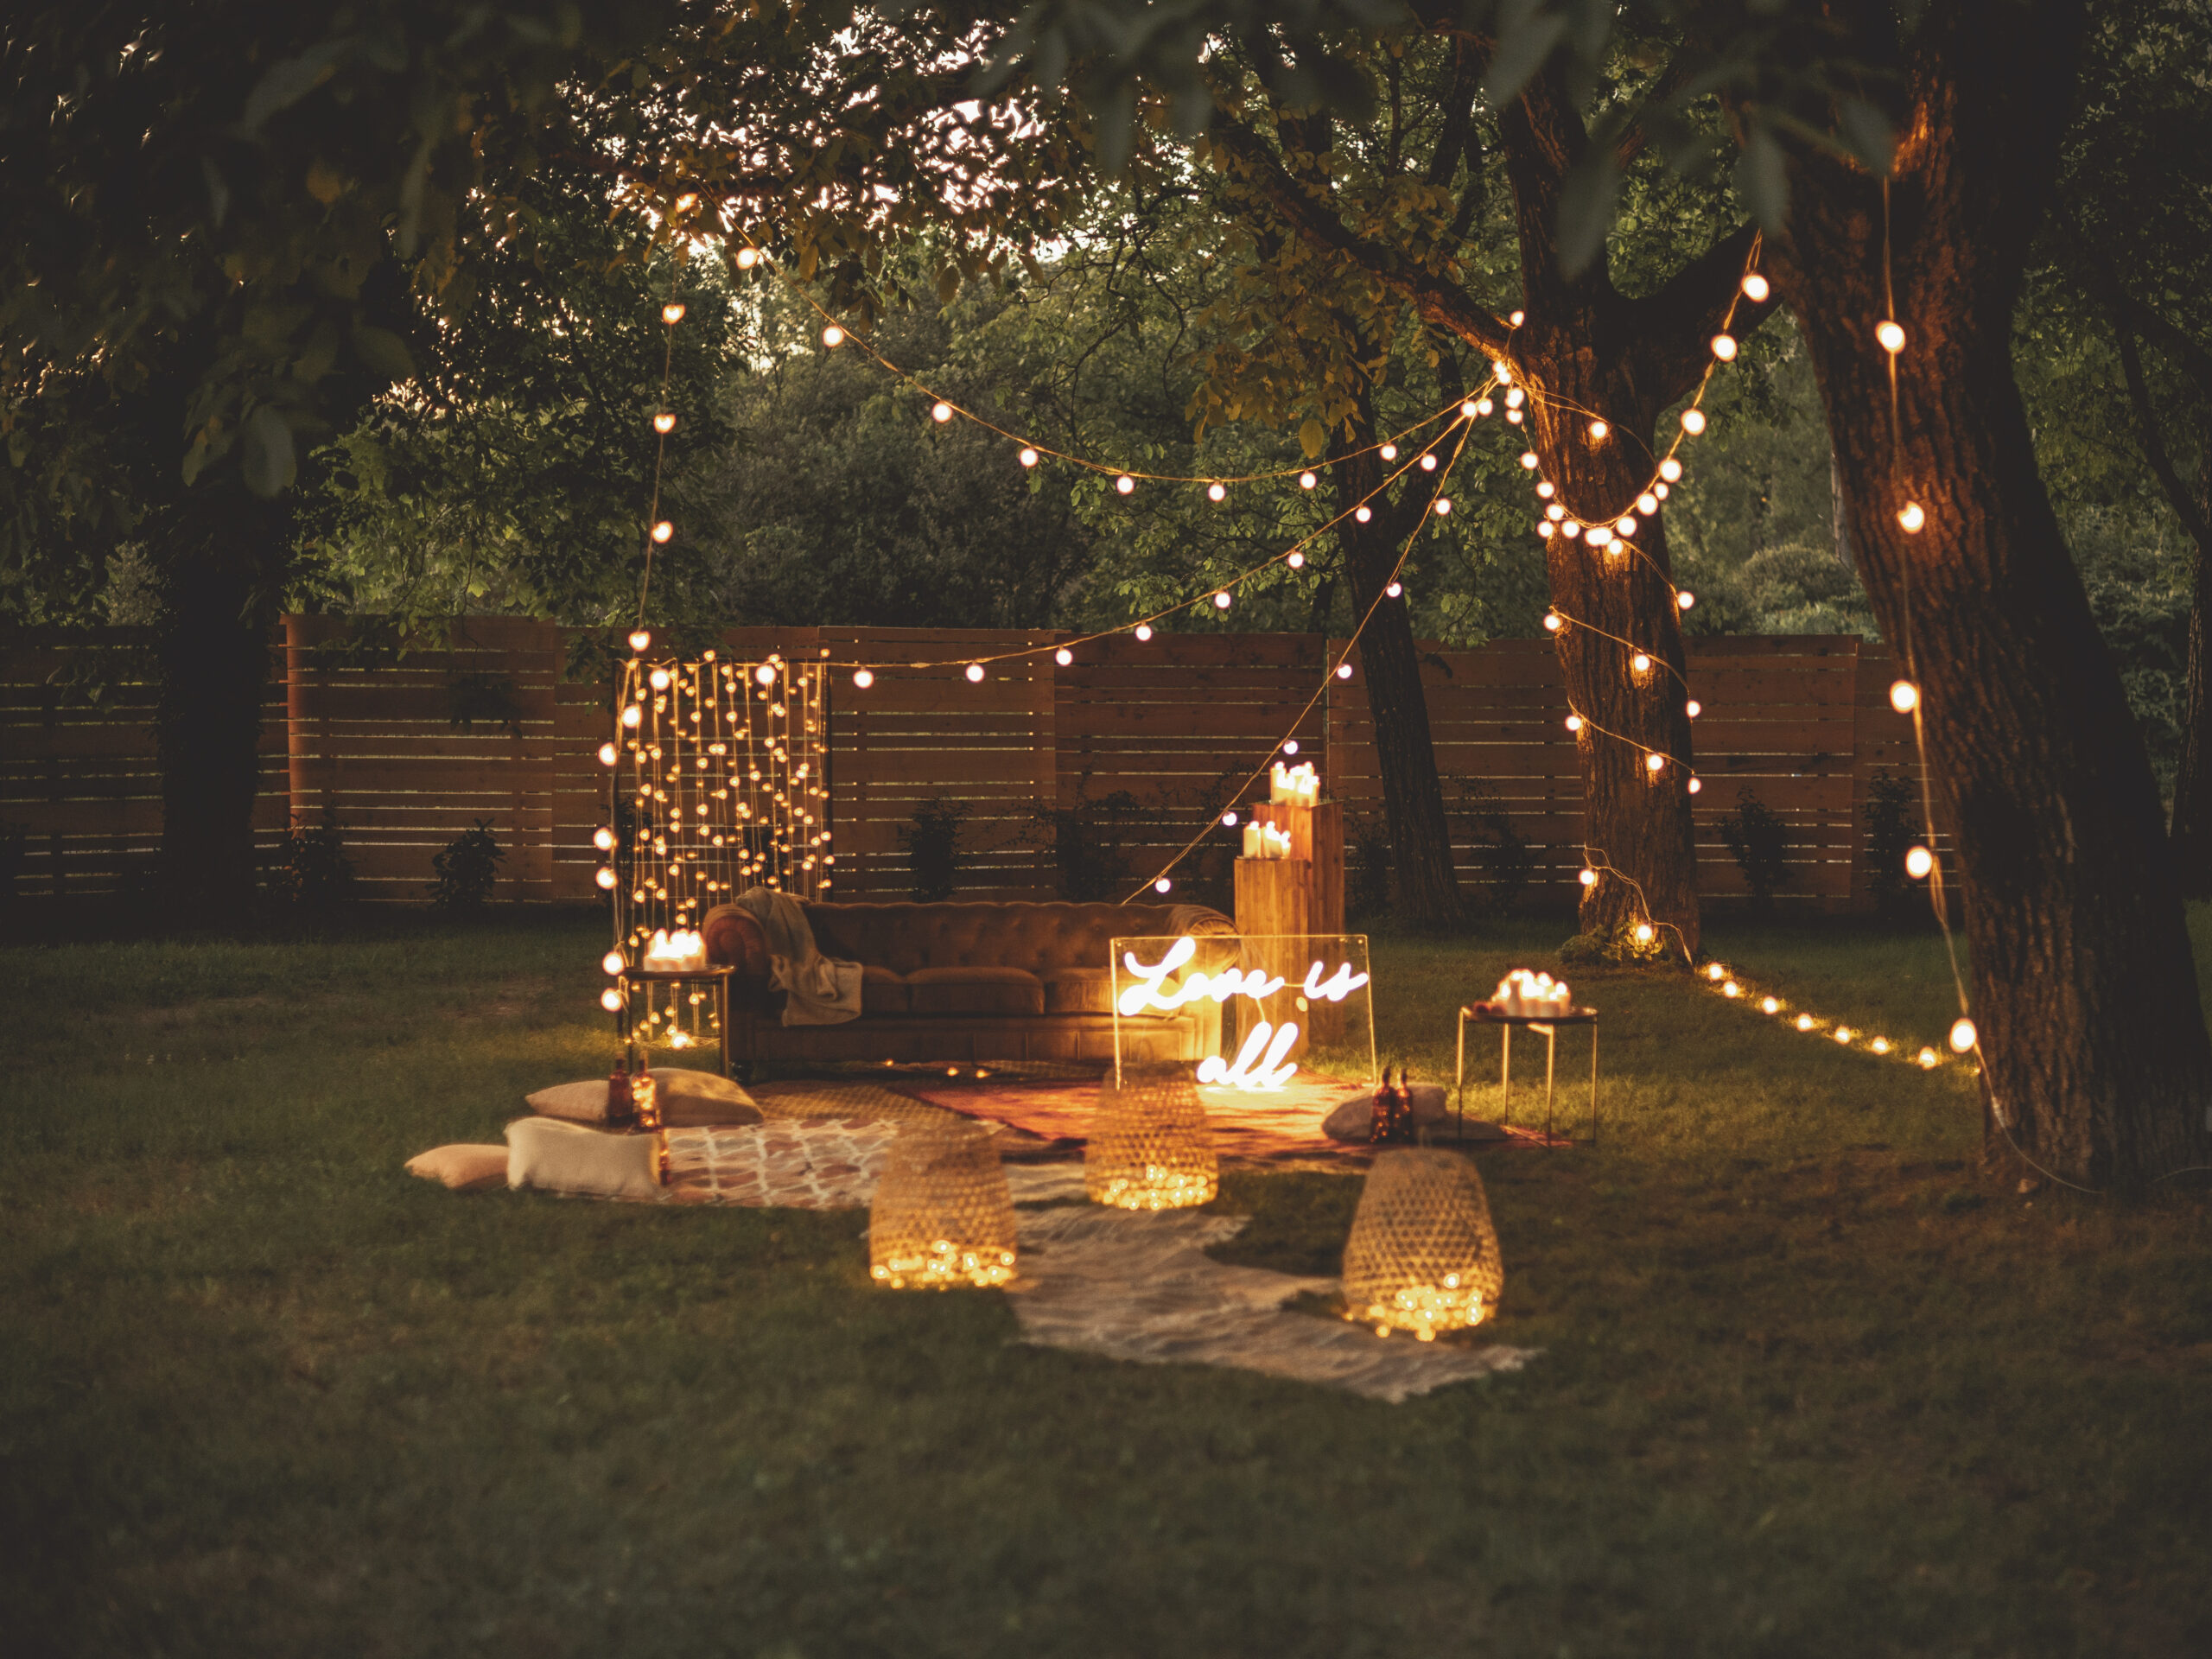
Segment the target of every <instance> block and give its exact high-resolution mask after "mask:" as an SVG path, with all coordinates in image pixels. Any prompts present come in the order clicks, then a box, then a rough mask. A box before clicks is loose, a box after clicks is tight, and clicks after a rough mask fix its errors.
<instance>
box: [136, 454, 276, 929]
mask: <svg viewBox="0 0 2212 1659" xmlns="http://www.w3.org/2000/svg"><path fill="white" fill-rule="evenodd" d="M290 522H291V513H290V508H289V505H288V504H286V503H283V502H277V501H267V500H264V499H260V498H258V497H256V496H253V495H251V494H250V493H247V491H246V490H245V487H244V486H242V485H240V484H238V483H237V482H236V481H235V480H232V479H230V478H228V477H226V478H224V479H222V480H209V481H208V482H207V483H205V484H202V485H201V486H199V487H198V488H197V489H194V490H193V491H190V492H188V493H187V494H186V496H185V498H184V499H183V502H182V504H181V505H180V506H179V507H178V508H176V509H175V511H174V512H173V513H172V514H171V515H169V516H168V522H167V524H165V525H164V527H163V531H162V534H161V535H160V536H159V537H158V538H157V540H156V544H155V548H154V555H155V560H156V566H157V568H158V569H159V570H160V573H161V578H162V624H161V634H160V639H159V640H158V642H157V645H156V657H157V658H158V661H159V664H160V669H161V691H160V696H159V702H158V704H157V707H156V715H155V737H156V744H157V747H158V748H159V752H160V757H161V766H162V848H161V875H162V898H163V902H164V904H165V905H166V906H167V907H168V919H171V920H175V921H177V922H181V923H183V924H185V925H192V926H210V925H212V926H222V925H235V924H237V923H238V922H240V921H242V920H244V919H245V918H247V917H249V916H250V915H251V911H252V906H253V901H254V877H255V871H254V852H253V803H254V797H255V796H256V794H257V793H258V791H259V789H260V785H261V760H260V744H261V709H262V700H263V696H264V689H265V687H266V685H267V683H268V677H269V658H270V638H269V635H270V626H271V625H272V623H273V622H274V620H275V613H276V609H277V596H278V594H279V593H280V591H281V583H282V580H283V569H284V563H285V555H286V550H287V542H288V540H289V529H290Z"/></svg>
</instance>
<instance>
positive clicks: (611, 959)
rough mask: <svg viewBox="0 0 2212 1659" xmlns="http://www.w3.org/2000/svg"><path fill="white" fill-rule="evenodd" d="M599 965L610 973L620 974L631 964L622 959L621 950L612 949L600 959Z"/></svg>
mask: <svg viewBox="0 0 2212 1659" xmlns="http://www.w3.org/2000/svg"><path fill="white" fill-rule="evenodd" d="M599 965H600V966H601V968H603V969H606V970H607V972H608V973H610V974H619V973H620V972H621V971H622V970H623V969H626V968H627V967H628V966H629V965H630V964H629V963H626V962H625V961H624V960H623V959H622V953H621V952H620V950H610V951H608V952H607V954H606V955H605V956H603V957H601V958H600V959H599Z"/></svg>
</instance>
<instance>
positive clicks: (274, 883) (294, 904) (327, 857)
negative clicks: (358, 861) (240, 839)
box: [268, 807, 354, 915]
mask: <svg viewBox="0 0 2212 1659" xmlns="http://www.w3.org/2000/svg"><path fill="white" fill-rule="evenodd" d="M268 885H269V893H270V897H271V898H273V899H276V900H277V903H279V904H280V905H283V906H285V907H286V908H288V909H290V910H293V911H296V912H300V913H302V914H303V915H327V914H328V913H330V912H334V911H335V910H337V909H338V908H339V907H340V906H342V905H344V904H346V902H347V901H348V900H349V899H352V898H353V891H354V884H353V860H352V859H350V858H348V857H346V842H345V838H344V836H342V835H341V834H340V830H339V828H338V816H337V813H336V811H335V810H334V809H332V808H330V807H325V808H324V809H323V810H322V822H321V823H320V824H317V825H315V826H314V827H313V828H310V827H308V825H306V824H304V823H301V822H300V821H299V820H298V819H296V818H295V819H294V820H293V821H292V824H291V827H290V829H288V830H287V831H286V832H285V836H284V847H283V852H282V853H281V854H280V855H279V856H278V858H277V863H276V865H275V867H274V868H272V869H271V870H270V873H269V882H268Z"/></svg>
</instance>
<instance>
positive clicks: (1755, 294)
mask: <svg viewBox="0 0 2212 1659" xmlns="http://www.w3.org/2000/svg"><path fill="white" fill-rule="evenodd" d="M1743 287H1744V297H1745V299H1747V300H1749V301H1750V302H1751V303H1752V304H1753V305H1764V304H1765V303H1766V296H1767V295H1768V294H1769V293H1770V292H1771V290H1770V289H1769V288H1768V287H1767V281H1766V278H1765V277H1762V276H1760V275H1759V274H1758V272H1757V271H1756V270H1747V271H1745V273H1744V283H1743Z"/></svg>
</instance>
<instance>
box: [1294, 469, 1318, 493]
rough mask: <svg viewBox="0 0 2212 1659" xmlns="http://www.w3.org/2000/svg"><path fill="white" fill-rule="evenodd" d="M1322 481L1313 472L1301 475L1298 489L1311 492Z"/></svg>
mask: <svg viewBox="0 0 2212 1659" xmlns="http://www.w3.org/2000/svg"><path fill="white" fill-rule="evenodd" d="M1320 481H1321V480H1319V478H1318V477H1316V476H1315V475H1314V474H1313V473H1311V472H1304V473H1300V474H1299V475H1298V487H1299V488H1300V489H1301V490H1310V489H1312V488H1313V486H1315V485H1316V484H1319V482H1320Z"/></svg>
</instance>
